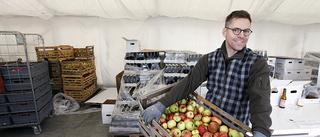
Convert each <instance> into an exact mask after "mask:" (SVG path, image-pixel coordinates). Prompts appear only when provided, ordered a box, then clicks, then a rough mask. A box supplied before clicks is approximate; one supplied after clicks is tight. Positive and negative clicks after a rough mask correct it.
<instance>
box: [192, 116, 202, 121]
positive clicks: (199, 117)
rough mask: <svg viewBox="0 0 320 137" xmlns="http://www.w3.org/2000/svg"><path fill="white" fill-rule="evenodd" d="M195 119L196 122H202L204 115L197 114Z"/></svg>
mask: <svg viewBox="0 0 320 137" xmlns="http://www.w3.org/2000/svg"><path fill="white" fill-rule="evenodd" d="M193 119H194V120H195V121H197V120H201V119H202V115H201V114H196V115H195V116H194V118H193Z"/></svg>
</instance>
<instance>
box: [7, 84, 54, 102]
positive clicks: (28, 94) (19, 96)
mask: <svg viewBox="0 0 320 137" xmlns="http://www.w3.org/2000/svg"><path fill="white" fill-rule="evenodd" d="M49 91H51V86H50V83H49V82H46V83H44V84H43V85H41V86H39V87H38V88H36V89H35V90H34V94H35V98H36V100H38V99H39V98H40V97H41V96H42V95H44V94H45V93H47V92H49ZM7 98H8V102H21V101H32V100H33V94H32V90H26V91H12V92H7Z"/></svg>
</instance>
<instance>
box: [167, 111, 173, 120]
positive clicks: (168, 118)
mask: <svg viewBox="0 0 320 137" xmlns="http://www.w3.org/2000/svg"><path fill="white" fill-rule="evenodd" d="M173 115H174V114H173V113H169V114H167V121H168V120H171V119H173Z"/></svg>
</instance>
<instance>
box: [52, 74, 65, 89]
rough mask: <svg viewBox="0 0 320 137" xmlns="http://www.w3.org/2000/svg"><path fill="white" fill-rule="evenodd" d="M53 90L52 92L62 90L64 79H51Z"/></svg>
mask: <svg viewBox="0 0 320 137" xmlns="http://www.w3.org/2000/svg"><path fill="white" fill-rule="evenodd" d="M51 88H52V90H62V88H63V84H62V78H61V77H60V78H53V79H51Z"/></svg>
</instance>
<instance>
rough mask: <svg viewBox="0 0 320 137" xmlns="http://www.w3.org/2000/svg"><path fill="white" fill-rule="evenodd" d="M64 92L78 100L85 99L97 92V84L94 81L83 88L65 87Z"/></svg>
mask: <svg viewBox="0 0 320 137" xmlns="http://www.w3.org/2000/svg"><path fill="white" fill-rule="evenodd" d="M63 92H64V93H65V94H66V95H68V96H70V97H72V98H73V99H74V100H76V101H85V100H87V99H88V98H89V97H90V96H91V95H93V94H94V93H95V92H96V84H94V83H92V84H91V85H89V86H87V87H85V88H82V89H65V88H64V89H63Z"/></svg>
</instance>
